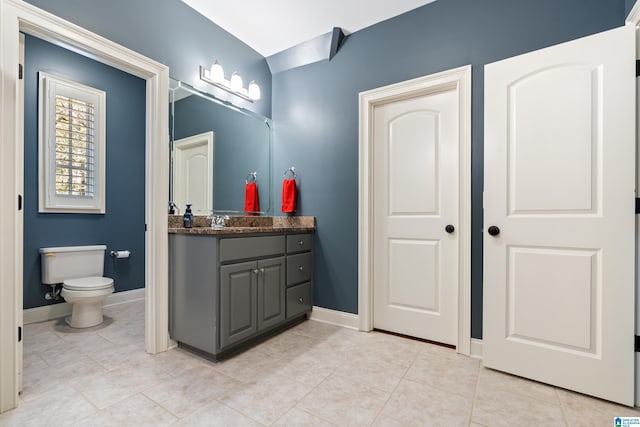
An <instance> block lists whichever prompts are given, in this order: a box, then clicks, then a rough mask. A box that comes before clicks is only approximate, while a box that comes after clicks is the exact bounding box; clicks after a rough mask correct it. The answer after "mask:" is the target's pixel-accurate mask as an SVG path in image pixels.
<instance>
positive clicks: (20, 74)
mask: <svg viewBox="0 0 640 427" xmlns="http://www.w3.org/2000/svg"><path fill="white" fill-rule="evenodd" d="M636 69H637V67H636ZM18 80H22V64H18Z"/></svg>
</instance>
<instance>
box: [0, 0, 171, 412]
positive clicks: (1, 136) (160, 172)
mask: <svg viewBox="0 0 640 427" xmlns="http://www.w3.org/2000/svg"><path fill="white" fill-rule="evenodd" d="M21 31H22V32H25V33H29V34H32V35H35V36H37V37H39V38H41V39H44V40H46V41H49V42H52V43H54V44H57V45H60V46H63V47H65V48H67V49H70V50H72V51H74V52H78V53H81V54H83V55H85V56H87V57H89V58H92V59H95V60H98V61H100V62H103V63H105V64H107V65H110V66H113V67H115V68H118V69H120V70H122V71H125V72H127V73H130V74H132V75H135V76H138V77H141V78H143V79H145V80H146V93H147V96H146V103H147V104H146V105H147V107H146V120H145V122H146V129H145V130H146V132H145V139H146V148H145V154H146V161H145V166H146V168H145V171H146V172H145V174H146V175H145V182H146V188H145V191H146V197H145V222H146V225H147V233H146V236H145V285H146V287H145V301H146V303H145V348H146V350H147V351H148V352H149V353H158V352H161V351H165V350H167V349H168V348H169V344H170V340H169V332H168V324H169V322H168V318H169V309H168V297H169V293H168V267H167V260H168V237H167V209H166V205H167V200H169V194H168V192H169V170H168V169H169V168H168V165H169V135H168V133H169V132H168V129H169V126H168V118H169V111H168V108H169V69H168V67H166V66H165V65H163V64H160V63H158V62H156V61H153V60H151V59H149V58H146V57H144V56H142V55H140V54H138V53H136V52H134V51H132V50H130V49H127V48H125V47H122V46H120V45H118V44H116V43H113V42H111V41H109V40H107V39H105V38H103V37H101V36H98V35H96V34H94V33H91V32H89V31H87V30H85V29H83V28H81V27H79V26H77V25H75V24H72V23H70V22H67V21H65V20H63V19H61V18H58V17H56V16H54V15H52V14H50V13H48V12H45V11H43V10H41V9H38V8H37V7H35V6H32V5H30V4H28V3H25V2H24V1H22V0H0V111H2V114H0V141H2V143H1V144H0V183H2V184H1V185H0V200H16V198H17V195H19V194H20V195H21V194H23V187H22V186H23V180H24V177H23V174H24V172H23V162H22V155H23V154H22V153H23V149H24V147H23V140H22V137H21V132H20V128H21V126H20V123H21V122H20V120H21V115H22V112H21V111H20V108H19V105H20V102H19V101H18V99H17V98H18V96H17V94H18V89H17V87H18V85H17V81H18V57H19V54H18V52H19V48H18V47H19V33H20V32H21ZM0 235H1V236H2V239H0V271H2V275H0V412H4V411H7V410H9V409H12V408H14V407H15V406H16V405H17V403H18V376H17V372H18V369H19V362H18V357H19V349H18V345H17V341H18V340H17V335H18V327H17V326H18V325H20V321H21V316H22V308H21V307H22V292H21V291H20V290H19V288H20V287H21V286H22V263H23V260H22V240H23V224H22V212H21V211H17V209H16V206H15V205H14V204H13V203H12V202H10V203H3V204H1V205H0Z"/></svg>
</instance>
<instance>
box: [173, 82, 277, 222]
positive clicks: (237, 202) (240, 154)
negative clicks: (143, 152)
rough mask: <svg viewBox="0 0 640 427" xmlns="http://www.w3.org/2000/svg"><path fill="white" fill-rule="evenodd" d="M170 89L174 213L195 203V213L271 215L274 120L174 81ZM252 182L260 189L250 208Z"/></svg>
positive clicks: (257, 189) (193, 206) (253, 185)
mask: <svg viewBox="0 0 640 427" xmlns="http://www.w3.org/2000/svg"><path fill="white" fill-rule="evenodd" d="M169 87H170V89H169V102H170V105H169V114H170V118H169V127H170V129H169V131H170V132H169V135H170V144H171V164H170V184H169V198H170V202H173V203H174V204H175V206H176V207H177V208H178V209H177V210H176V211H175V213H176V214H182V213H184V209H185V205H186V203H191V204H192V211H193V213H194V214H196V215H209V214H212V213H220V214H236V215H238V214H245V213H251V214H262V215H267V214H269V213H270V212H271V210H272V206H271V182H272V178H271V156H272V122H271V120H270V119H267V118H265V117H262V116H260V115H258V114H256V113H254V112H251V111H248V110H245V109H242V108H238V107H236V106H234V105H231V104H229V103H228V102H225V101H221V100H219V99H217V98H215V97H214V96H213V95H210V94H208V93H204V92H201V91H199V90H197V89H195V88H193V87H191V86H189V85H187V84H185V83H183V82H180V81H177V80H174V79H171V81H170V86H169ZM253 182H255V184H251V183H253ZM247 184H250V185H249V187H253V189H251V190H250V192H253V191H254V190H255V191H257V198H256V199H255V201H254V202H253V203H251V204H250V205H249V206H250V207H249V210H245V208H246V207H247V205H245V192H246V191H247V187H248V185H247ZM256 203H257V205H258V206H256ZM255 207H258V209H255ZM170 213H171V211H170Z"/></svg>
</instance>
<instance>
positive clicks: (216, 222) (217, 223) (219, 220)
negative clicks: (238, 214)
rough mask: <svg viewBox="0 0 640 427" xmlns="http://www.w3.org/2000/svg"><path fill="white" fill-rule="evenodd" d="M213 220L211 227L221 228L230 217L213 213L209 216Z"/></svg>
mask: <svg viewBox="0 0 640 427" xmlns="http://www.w3.org/2000/svg"><path fill="white" fill-rule="evenodd" d="M207 218H208V219H210V220H211V228H215V229H217V230H220V229H222V228H224V227H225V223H224V222H225V221H226V220H228V219H229V215H211V216H209V217H207Z"/></svg>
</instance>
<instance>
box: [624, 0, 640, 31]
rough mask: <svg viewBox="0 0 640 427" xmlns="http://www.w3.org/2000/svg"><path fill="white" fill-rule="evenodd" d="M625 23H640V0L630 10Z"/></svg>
mask: <svg viewBox="0 0 640 427" xmlns="http://www.w3.org/2000/svg"><path fill="white" fill-rule="evenodd" d="M625 23H626V24H632V25H639V24H640V0H636V2H635V4H634V5H633V7H632V8H631V10H630V11H629V15H628V16H627V19H626V20H625Z"/></svg>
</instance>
